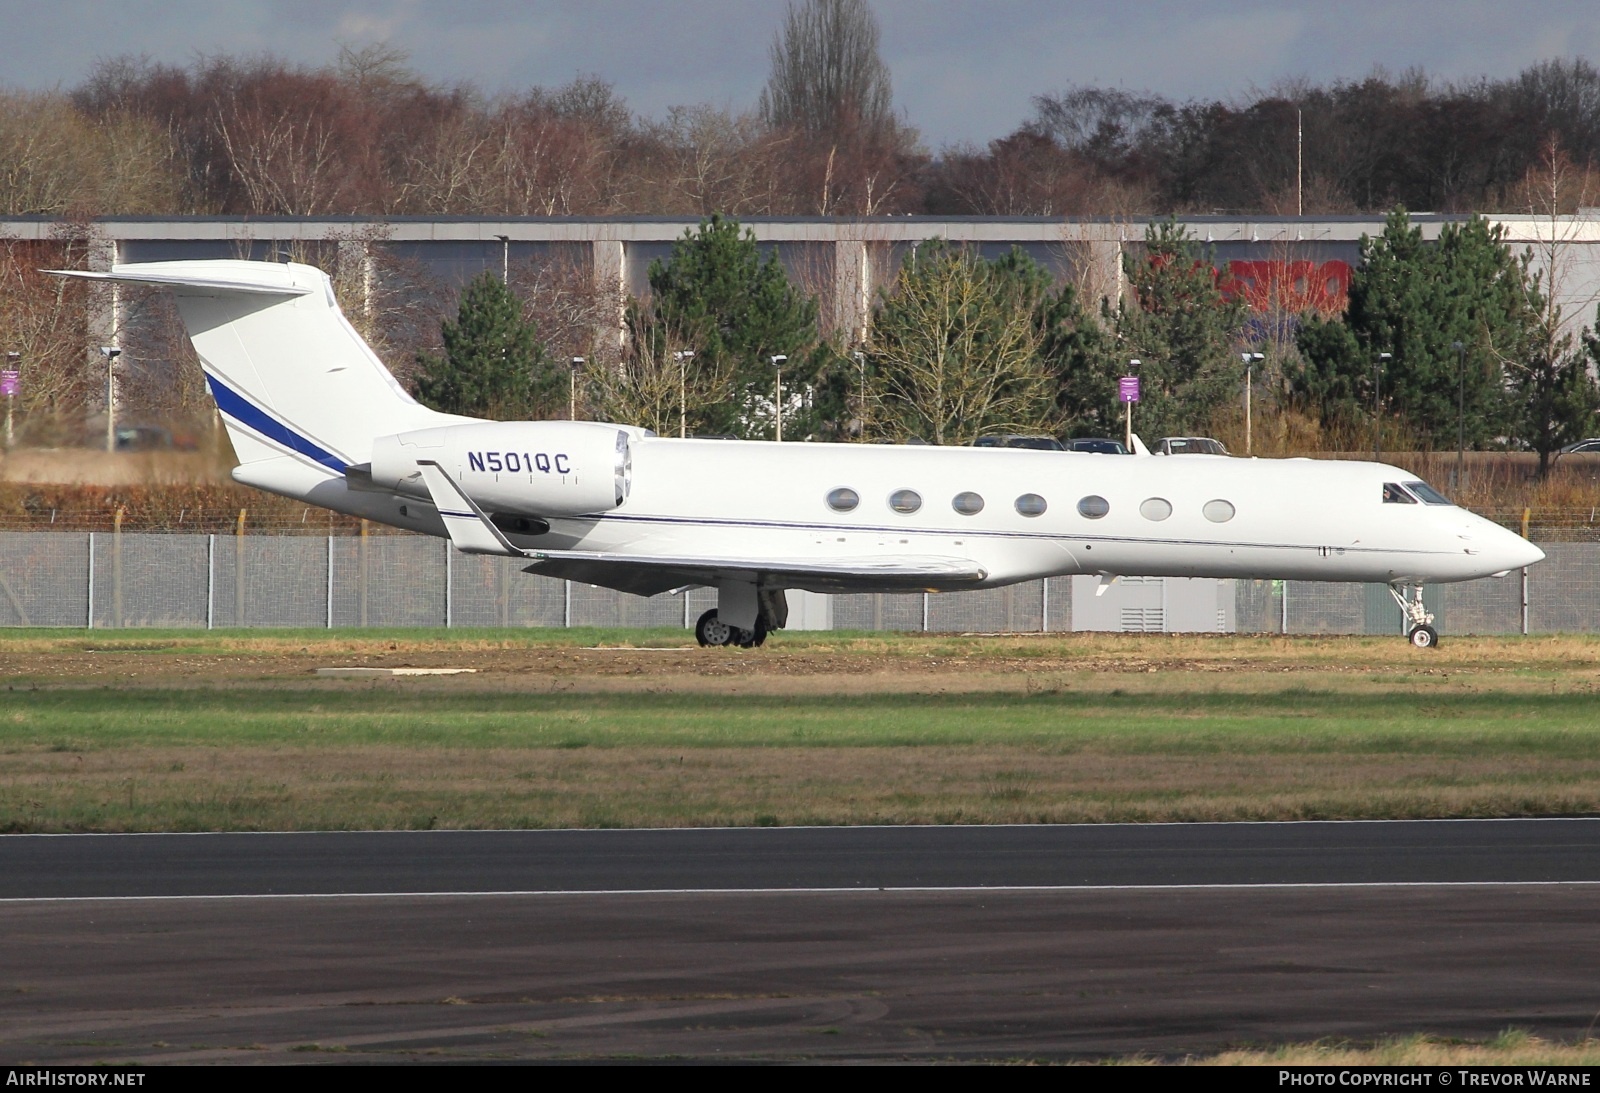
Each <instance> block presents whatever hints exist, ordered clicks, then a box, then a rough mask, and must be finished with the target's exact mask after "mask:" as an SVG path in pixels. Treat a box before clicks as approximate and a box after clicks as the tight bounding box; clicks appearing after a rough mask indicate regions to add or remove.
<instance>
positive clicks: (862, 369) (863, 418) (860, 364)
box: [850, 349, 867, 442]
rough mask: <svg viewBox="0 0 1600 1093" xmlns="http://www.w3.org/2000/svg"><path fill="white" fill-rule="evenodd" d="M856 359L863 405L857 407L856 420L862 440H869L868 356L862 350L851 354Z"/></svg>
mask: <svg viewBox="0 0 1600 1093" xmlns="http://www.w3.org/2000/svg"><path fill="white" fill-rule="evenodd" d="M850 355H851V356H852V357H854V358H855V359H856V371H857V372H859V373H860V375H861V405H860V406H858V407H856V420H857V421H859V422H861V432H860V434H859V435H860V439H861V440H862V441H863V442H865V441H866V439H867V355H866V354H865V353H863V352H861V350H859V349H858V350H856V351H855V352H854V353H852V354H850Z"/></svg>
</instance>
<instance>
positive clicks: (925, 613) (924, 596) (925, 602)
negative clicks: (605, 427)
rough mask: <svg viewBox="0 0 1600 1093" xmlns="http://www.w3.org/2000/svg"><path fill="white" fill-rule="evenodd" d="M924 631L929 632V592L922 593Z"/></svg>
mask: <svg viewBox="0 0 1600 1093" xmlns="http://www.w3.org/2000/svg"><path fill="white" fill-rule="evenodd" d="M922 632H923V633H924V634H926V633H927V632H928V593H926V592H924V593H923V594H922Z"/></svg>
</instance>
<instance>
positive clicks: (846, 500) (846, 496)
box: [828, 486, 861, 512]
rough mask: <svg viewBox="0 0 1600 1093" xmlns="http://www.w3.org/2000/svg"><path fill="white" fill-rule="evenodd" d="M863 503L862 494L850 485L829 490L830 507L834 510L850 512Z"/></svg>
mask: <svg viewBox="0 0 1600 1093" xmlns="http://www.w3.org/2000/svg"><path fill="white" fill-rule="evenodd" d="M859 504H861V495H860V494H858V493H856V491H855V490H853V489H851V488H850V487H848V486H840V487H839V488H838V489H836V490H830V491H829V492H828V507H829V508H830V509H832V510H833V511H834V512H849V511H851V510H852V509H854V508H855V507H856V506H857V505H859Z"/></svg>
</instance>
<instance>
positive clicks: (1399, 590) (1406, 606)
mask: <svg viewBox="0 0 1600 1093" xmlns="http://www.w3.org/2000/svg"><path fill="white" fill-rule="evenodd" d="M1410 587H1411V588H1413V589H1415V590H1416V597H1415V598H1414V599H1413V598H1408V597H1407V596H1406V593H1405V588H1406V586H1404V585H1390V586H1389V595H1391V596H1393V597H1394V602H1395V603H1397V604H1399V605H1400V610H1402V611H1404V612H1405V614H1406V621H1407V623H1408V629H1407V630H1406V640H1407V641H1409V642H1410V643H1411V644H1412V645H1414V646H1416V647H1417V648H1418V649H1432V648H1433V647H1434V646H1436V645H1438V644H1439V631H1437V630H1435V629H1434V628H1433V612H1432V611H1429V610H1428V609H1427V608H1426V607H1424V606H1422V586H1421V585H1420V584H1417V585H1411V586H1410Z"/></svg>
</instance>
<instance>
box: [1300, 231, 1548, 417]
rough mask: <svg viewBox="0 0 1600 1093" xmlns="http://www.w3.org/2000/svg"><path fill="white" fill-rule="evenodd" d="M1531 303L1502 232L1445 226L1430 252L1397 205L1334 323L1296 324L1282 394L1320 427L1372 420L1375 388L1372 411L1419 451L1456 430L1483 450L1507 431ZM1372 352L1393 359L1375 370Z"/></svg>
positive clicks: (1365, 243)
mask: <svg viewBox="0 0 1600 1093" xmlns="http://www.w3.org/2000/svg"><path fill="white" fill-rule="evenodd" d="M1537 297H1538V291H1537V285H1536V284H1535V283H1534V281H1533V280H1532V279H1531V278H1530V276H1529V273H1528V268H1527V260H1526V258H1524V259H1521V260H1519V259H1517V258H1514V257H1513V256H1512V254H1511V250H1510V248H1509V247H1508V246H1506V244H1505V243H1504V242H1503V241H1502V232H1501V229H1500V228H1498V227H1494V228H1491V227H1490V226H1489V224H1488V222H1487V221H1485V220H1484V219H1483V218H1481V217H1476V216H1475V217H1473V218H1472V219H1470V220H1468V221H1466V222H1465V223H1461V224H1446V225H1445V226H1444V228H1443V230H1442V231H1441V232H1440V233H1439V240H1438V242H1437V243H1435V244H1431V245H1430V244H1427V243H1425V242H1424V241H1423V239H1422V232H1421V229H1419V228H1417V227H1415V226H1413V225H1412V224H1411V221H1410V217H1409V216H1407V215H1406V212H1405V210H1404V209H1397V210H1395V211H1394V212H1392V213H1390V215H1389V218H1388V222H1387V223H1386V224H1385V226H1384V230H1383V234H1382V235H1380V236H1379V237H1378V238H1376V239H1370V238H1367V237H1365V236H1364V237H1362V240H1361V264H1360V266H1359V268H1357V270H1356V271H1355V274H1354V275H1353V276H1352V278H1351V282H1350V306H1349V310H1348V311H1347V312H1346V314H1345V316H1344V320H1343V322H1342V324H1339V323H1334V322H1327V321H1319V320H1310V321H1308V322H1307V323H1306V324H1305V326H1304V327H1303V328H1302V330H1301V333H1300V335H1299V337H1298V338H1297V339H1296V344H1297V346H1298V348H1299V350H1300V355H1301V357H1302V359H1303V364H1302V366H1301V367H1299V368H1294V369H1290V370H1289V380H1290V384H1291V389H1292V391H1293V393H1294V394H1295V395H1296V396H1297V397H1299V398H1301V399H1302V400H1303V401H1304V402H1305V403H1306V404H1307V407H1308V409H1310V410H1312V411H1313V412H1318V413H1320V414H1321V415H1322V417H1323V420H1324V422H1325V423H1326V422H1330V421H1333V420H1336V419H1339V418H1344V419H1346V420H1349V419H1351V418H1352V417H1353V416H1354V415H1355V414H1357V413H1358V412H1360V413H1363V414H1365V415H1367V418H1368V421H1369V422H1370V414H1371V407H1372V406H1373V397H1374V390H1373V385H1374V383H1376V384H1377V385H1378V390H1377V392H1376V395H1377V398H1378V405H1379V413H1380V414H1381V415H1382V416H1383V417H1385V418H1390V419H1398V421H1399V422H1400V423H1402V425H1403V426H1404V427H1405V428H1407V429H1408V430H1410V431H1411V432H1413V433H1415V434H1416V435H1417V436H1418V438H1419V439H1421V440H1422V441H1423V442H1424V443H1428V444H1432V445H1434V446H1440V447H1451V446H1453V442H1454V441H1455V440H1456V439H1457V434H1458V431H1459V432H1462V433H1464V434H1465V437H1466V443H1467V444H1468V446H1470V447H1481V446H1483V445H1484V444H1486V443H1488V442H1490V441H1492V440H1493V439H1494V438H1495V437H1497V436H1501V435H1504V434H1505V433H1506V432H1507V431H1508V430H1510V429H1511V428H1512V427H1513V425H1514V423H1515V417H1516V415H1515V413H1513V412H1512V411H1511V409H1510V404H1509V402H1508V400H1507V399H1506V398H1505V391H1506V375H1505V368H1506V365H1507V364H1508V363H1515V362H1523V361H1526V360H1528V358H1529V355H1530V352H1531V350H1532V348H1533V337H1534V334H1535V332H1536V328H1537V323H1538V308H1537V305H1536V303H1535V301H1536V300H1537ZM1336 325H1342V326H1343V327H1344V328H1345V331H1344V332H1339V331H1337V330H1335V329H1333V328H1334V327H1335V326H1336ZM1458 346H1460V347H1461V348H1460V349H1458V348H1457V347H1458ZM1380 353H1388V354H1390V359H1389V360H1387V361H1384V362H1383V364H1382V366H1381V368H1378V369H1376V372H1375V368H1374V362H1375V361H1377V360H1378V354H1380ZM1357 407H1360V408H1361V409H1360V410H1359V411H1358V410H1357Z"/></svg>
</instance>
